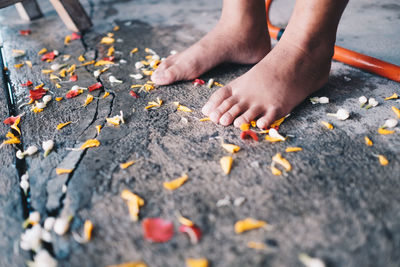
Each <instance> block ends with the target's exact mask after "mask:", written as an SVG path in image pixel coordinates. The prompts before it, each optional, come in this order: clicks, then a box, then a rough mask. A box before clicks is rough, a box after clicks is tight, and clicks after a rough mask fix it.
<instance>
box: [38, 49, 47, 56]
mask: <svg viewBox="0 0 400 267" xmlns="http://www.w3.org/2000/svg"><path fill="white" fill-rule="evenodd" d="M46 52H47V49H46V48H42V49H41V50H40V51H39V52H38V55H43V54H44V53H46Z"/></svg>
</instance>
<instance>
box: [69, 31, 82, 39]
mask: <svg viewBox="0 0 400 267" xmlns="http://www.w3.org/2000/svg"><path fill="white" fill-rule="evenodd" d="M81 38H82V36H81V35H79V34H78V33H76V32H73V33H72V34H71V40H78V39H81Z"/></svg>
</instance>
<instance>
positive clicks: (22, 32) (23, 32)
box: [19, 30, 31, 35]
mask: <svg viewBox="0 0 400 267" xmlns="http://www.w3.org/2000/svg"><path fill="white" fill-rule="evenodd" d="M19 34H21V35H29V34H31V30H20V31H19Z"/></svg>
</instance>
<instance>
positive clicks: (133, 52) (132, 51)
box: [130, 47, 139, 54]
mask: <svg viewBox="0 0 400 267" xmlns="http://www.w3.org/2000/svg"><path fill="white" fill-rule="evenodd" d="M137 51H139V49H138V48H137V47H135V48H133V49H132V50H131V52H130V53H131V54H135V53H136V52H137Z"/></svg>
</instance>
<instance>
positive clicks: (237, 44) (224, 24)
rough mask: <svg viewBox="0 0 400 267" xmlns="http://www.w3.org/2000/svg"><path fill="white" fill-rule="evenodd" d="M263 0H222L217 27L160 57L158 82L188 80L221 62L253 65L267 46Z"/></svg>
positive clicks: (154, 77)
mask: <svg viewBox="0 0 400 267" xmlns="http://www.w3.org/2000/svg"><path fill="white" fill-rule="evenodd" d="M266 25H267V23H266V15H265V3H264V1H249V0H225V1H224V7H223V10H222V15H221V18H220V20H219V22H218V24H217V26H216V27H215V28H214V29H213V30H212V31H211V32H210V33H208V34H207V35H206V36H204V37H203V38H202V39H201V40H200V41H198V42H197V43H195V44H194V45H192V46H191V47H189V48H188V49H186V50H185V51H183V52H181V53H179V54H176V55H173V56H170V57H168V58H167V59H166V60H164V61H163V62H162V63H161V64H160V66H159V67H158V69H157V70H156V71H155V72H154V74H153V75H152V77H151V79H152V81H153V82H155V83H156V84H159V85H166V84H171V83H173V82H176V81H180V80H191V79H194V78H197V77H198V76H199V75H201V74H203V73H204V72H206V71H208V70H210V69H211V68H213V67H215V66H217V65H219V64H220V63H223V62H231V63H242V64H254V63H257V62H259V61H260V60H261V59H262V58H264V56H265V55H266V54H267V53H268V52H269V51H270V49H271V41H270V38H269V34H268V29H267V26H266Z"/></svg>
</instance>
